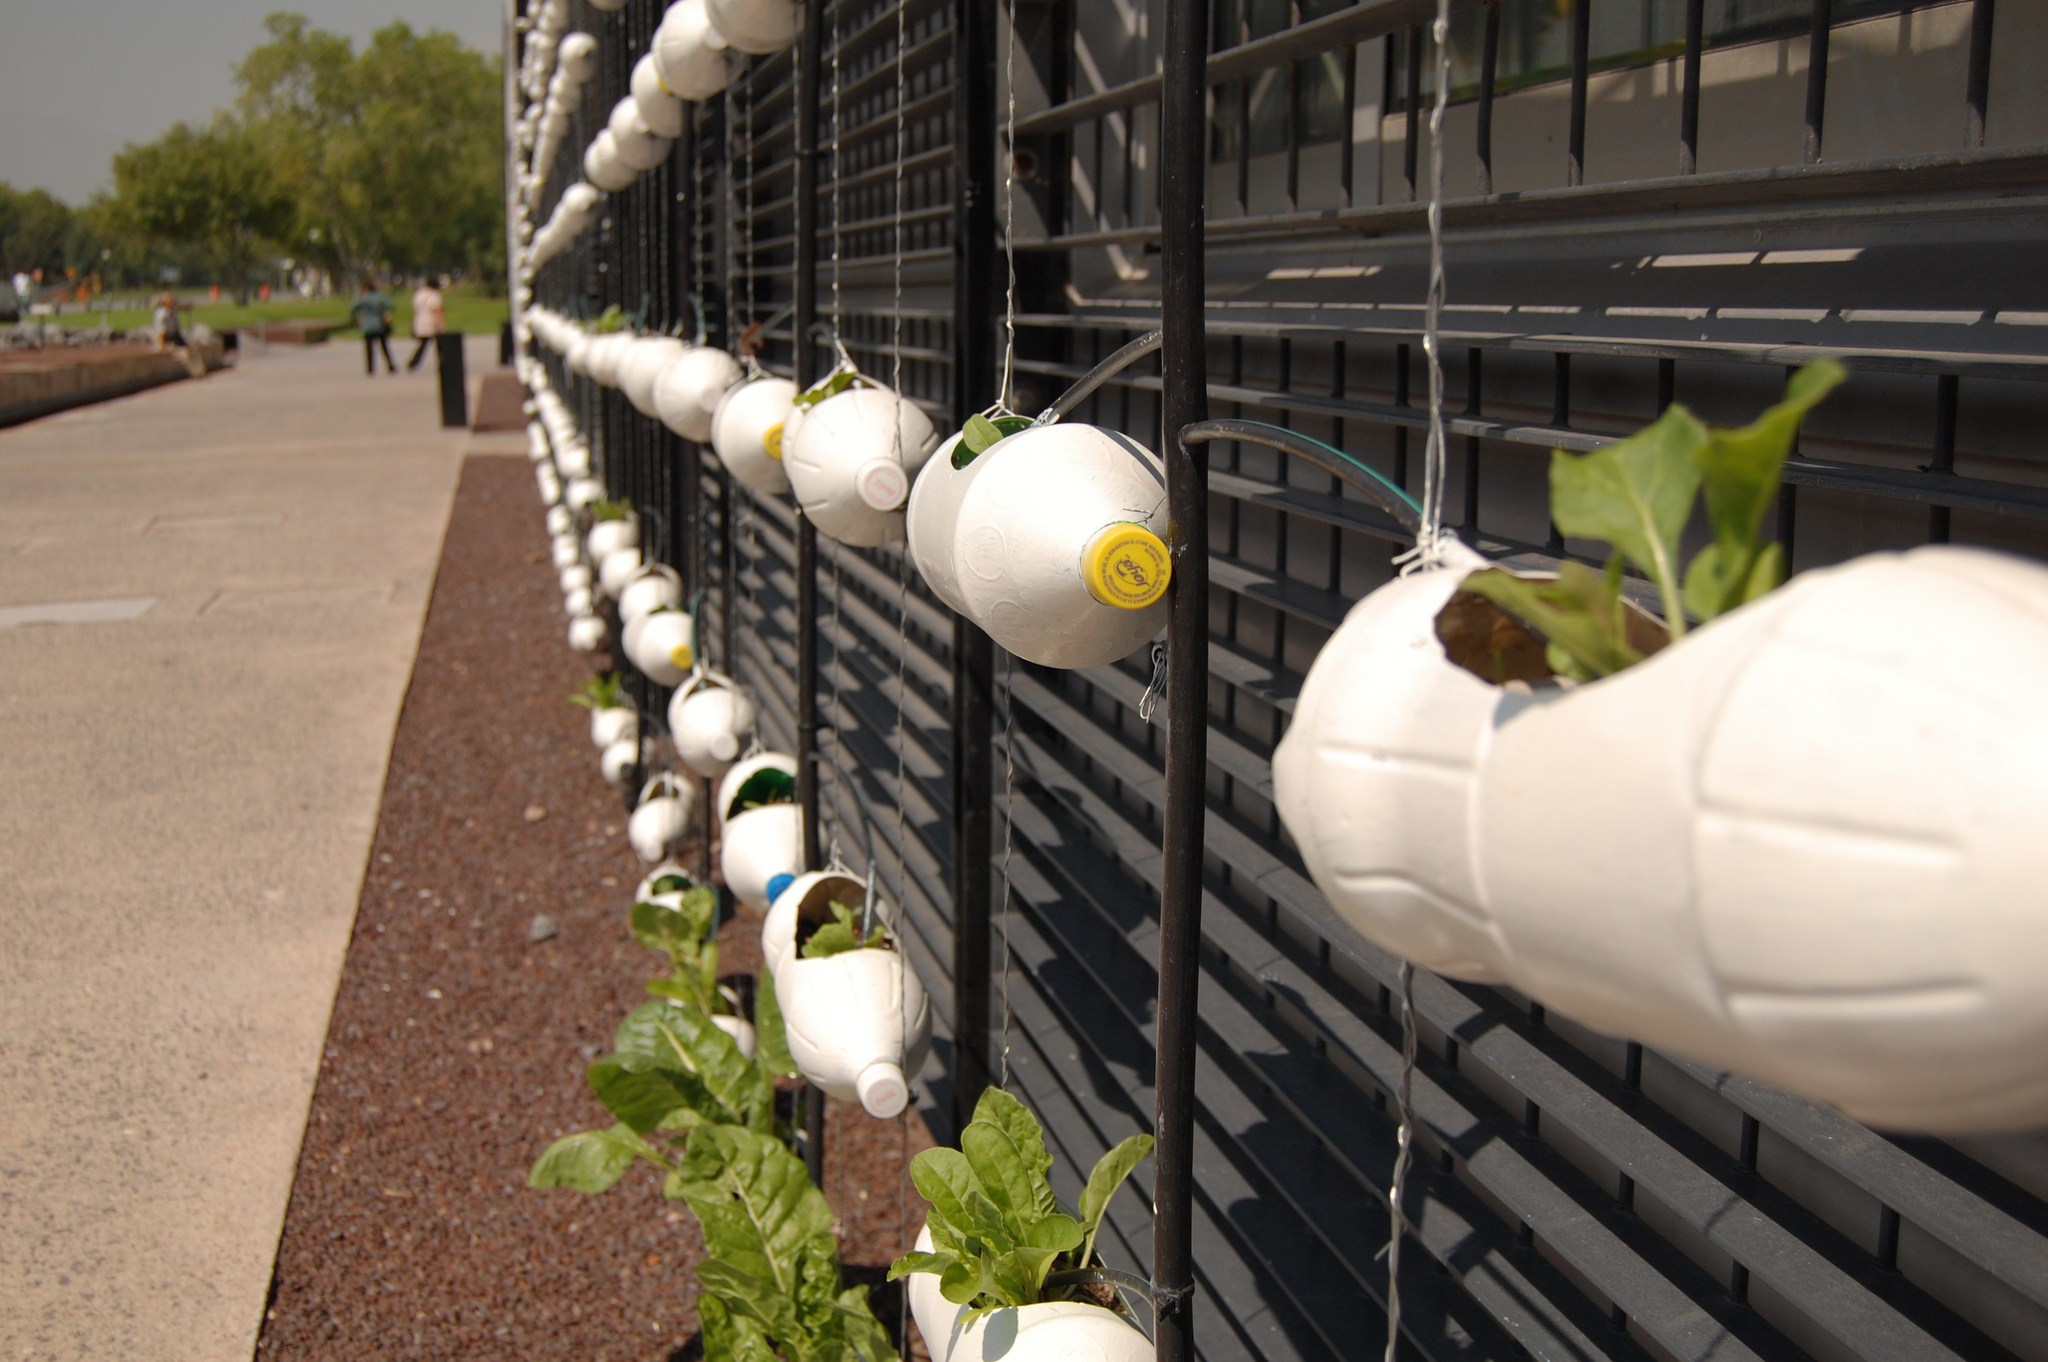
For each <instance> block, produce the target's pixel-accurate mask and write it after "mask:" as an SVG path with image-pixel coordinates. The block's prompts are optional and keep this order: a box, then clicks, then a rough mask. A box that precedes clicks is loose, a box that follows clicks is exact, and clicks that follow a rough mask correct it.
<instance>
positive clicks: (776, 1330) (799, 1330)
mask: <svg viewBox="0 0 2048 1362" xmlns="http://www.w3.org/2000/svg"><path fill="white" fill-rule="evenodd" d="M697 1280H698V1281H699V1282H700V1283H702V1284H703V1287H704V1290H705V1291H706V1292H707V1293H709V1294H711V1295H714V1296H716V1297H718V1299H719V1300H720V1301H722V1302H724V1303H725V1304H726V1305H727V1306H728V1307H730V1308H731V1310H732V1311H733V1313H734V1314H736V1315H739V1316H740V1317H742V1318H745V1319H751V1320H753V1321H754V1322H755V1323H756V1324H759V1325H760V1326H761V1328H762V1329H763V1330H764V1331H766V1333H767V1335H768V1337H769V1338H770V1339H771V1340H772V1341H774V1342H777V1343H787V1342H789V1341H791V1340H794V1339H800V1338H802V1337H803V1336H804V1333H805V1330H804V1327H803V1323H802V1321H801V1320H800V1319H799V1317H798V1314H797V1307H796V1301H795V1299H794V1298H793V1297H791V1296H790V1294H789V1293H788V1292H787V1291H784V1290H782V1289H780V1288H779V1287H777V1286H776V1284H775V1283H774V1282H772V1281H768V1280H766V1279H764V1278H761V1277H757V1276H755V1275H754V1274H753V1273H751V1272H743V1271H741V1270H740V1269H739V1268H736V1267H734V1266H733V1265H732V1264H731V1263H728V1262H725V1261H724V1260H723V1259H719V1258H706V1259H705V1260H704V1261H703V1262H701V1263H699V1264H697Z"/></svg>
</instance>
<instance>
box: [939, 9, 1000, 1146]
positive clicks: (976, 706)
mask: <svg viewBox="0 0 2048 1362" xmlns="http://www.w3.org/2000/svg"><path fill="white" fill-rule="evenodd" d="M995 37H996V12H995V7H994V6H992V5H990V4H987V3H986V0H954V4H953V70H954V73H955V77H956V81H955V89H956V90H957V91H959V94H960V102H959V104H958V106H957V112H956V113H955V115H954V119H955V121H954V127H953V171H954V183H955V184H956V185H957V187H958V188H957V195H956V202H955V204H954V209H953V214H954V219H953V221H954V230H953V416H954V419H955V421H956V422H960V423H965V422H966V420H967V418H968V416H970V415H971V414H973V413H974V412H976V411H979V410H980V409H981V407H982V406H983V405H984V404H985V403H986V402H987V400H988V397H989V394H991V393H993V392H994V391H995V388H996V384H997V383H999V382H1000V381H1001V377H1000V375H999V373H998V371H997V356H996V330H995V323H994V316H995V309H994V307H993V306H992V304H993V303H994V301H995V300H994V298H993V296H992V295H993V293H994V288H993V287H992V285H993V283H994V281H995V279H996V213H995V187H996V176H995V149H996V109H995V101H996V89H995V84H994V82H993V81H989V82H983V81H981V80H979V79H976V78H974V76H975V73H978V72H984V71H993V70H994V69H995V62H996V43H995ZM977 91H982V92H985V95H986V97H985V98H977V97H976V92H977ZM994 674H995V645H994V644H993V643H992V642H990V640H989V636H988V635H987V634H985V633H983V632H982V631H981V630H979V629H977V628H976V627H975V626H974V625H972V624H970V623H968V621H967V620H966V619H965V618H962V617H959V616H955V617H954V620H953V703H952V714H951V719H952V728H953V886H952V887H953V1041H954V1047H955V1051H954V1053H955V1063H954V1069H953V1119H954V1121H955V1123H956V1128H964V1127H965V1126H966V1124H967V1121H968V1119H969V1117H970V1116H971V1115H972V1114H973V1110H974V1103H975V1101H976V1099H978V1098H979V1097H980V1096H981V1090H982V1088H984V1087H985V1086H987V1084H988V1081H989V1075H990V1074H991V1073H992V1072H993V1067H992V1064H991V1057H990V1055H989V849H990V844H991V840H992V838H991V831H992V824H993V822H994V818H993V815H992V811H991V808H990V796H989V781H990V778H991V777H992V775H993V768H992V763H991V760H990V753H989V735H990V733H991V731H992V730H993V728H994V719H993V714H994V699H993V692H994Z"/></svg>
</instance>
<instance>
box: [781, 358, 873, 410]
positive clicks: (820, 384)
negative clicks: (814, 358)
mask: <svg viewBox="0 0 2048 1362" xmlns="http://www.w3.org/2000/svg"><path fill="white" fill-rule="evenodd" d="M859 377H860V373H859V371H858V370H855V369H848V368H846V367H845V366H844V365H842V366H840V367H839V368H836V369H834V370H833V371H832V372H831V373H829V374H826V375H825V376H824V377H823V378H821V379H819V380H818V381H817V382H816V383H813V384H812V385H811V386H810V387H808V388H805V389H804V390H803V391H802V392H800V393H798V394H797V395H796V396H795V397H794V398H792V399H791V400H790V406H792V407H794V408H796V410H798V411H808V410H810V409H811V408H812V407H815V406H817V405H818V404H819V403H820V402H823V401H824V400H825V399H826V398H828V397H837V396H839V394H841V393H843V392H845V391H846V390H847V389H848V388H851V387H852V386H853V385H854V382H855V380H857V379H858V378H859Z"/></svg>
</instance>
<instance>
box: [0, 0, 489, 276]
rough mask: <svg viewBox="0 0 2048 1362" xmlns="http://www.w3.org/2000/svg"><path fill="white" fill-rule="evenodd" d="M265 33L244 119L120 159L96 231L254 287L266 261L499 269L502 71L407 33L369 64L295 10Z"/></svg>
mask: <svg viewBox="0 0 2048 1362" xmlns="http://www.w3.org/2000/svg"><path fill="white" fill-rule="evenodd" d="M264 29H265V32H266V33H267V35H268V38H267V40H266V41H265V42H263V43H261V44H260V45H258V46H257V47H256V48H254V49H253V50H252V51H251V52H250V53H249V54H248V55H247V56H246V57H244V58H243V59H242V61H241V62H240V64H239V65H238V66H237V67H236V69H235V78H236V84H237V86H238V91H239V93H238V97H237V99H236V106H235V108H234V109H233V110H230V111H223V112H221V113H218V114H216V115H215V116H214V119H213V121H212V122H211V123H210V124H209V125H207V126H206V127H204V128H194V127H191V126H188V125H186V124H182V123H181V124H178V125H177V126H175V127H173V128H172V129H171V130H170V131H169V132H167V133H165V134H164V135H163V136H162V137H160V138H158V139H157V140H156V141H154V142H150V143H146V144H143V145H134V144H131V145H129V146H127V147H125V148H123V149H122V151H121V152H120V153H119V154H118V155H116V156H115V158H114V184H115V188H114V193H113V195H112V197H111V198H109V199H107V200H105V201H104V202H102V203H100V204H98V205H96V206H95V214H96V220H98V221H101V222H104V223H105V224H106V225H107V226H108V227H109V228H111V229H113V230H115V231H117V232H119V233H120V234H121V235H123V236H124V237H127V238H129V239H131V240H136V241H145V242H149V243H153V244H155V245H157V246H159V247H162V248H175V249H182V250H185V251H188V252H192V253H196V254H197V255H198V256H199V257H200V258H201V259H202V260H203V261H204V262H205V265H206V268H207V269H208V270H210V271H211V272H212V273H213V275H214V278H215V280H216V281H217V282H222V283H234V284H238V285H243V286H246V282H247V279H248V275H249V271H250V269H251V267H252V265H254V264H255V263H256V262H257V261H258V260H259V259H260V258H261V257H262V256H263V255H264V254H265V253H273V254H279V255H286V256H291V257H293V258H295V259H297V260H300V261H303V262H305V263H307V264H311V265H315V266H317V267H319V268H322V269H325V270H327V271H329V272H330V273H332V274H335V275H338V276H344V277H347V276H360V275H364V274H369V273H374V272H380V271H396V272H401V273H409V274H410V273H430V272H442V271H445V272H450V273H461V272H465V271H474V272H477V273H480V274H482V275H483V276H484V277H485V278H496V277H497V276H498V275H499V274H500V273H502V270H503V262H504V243H503V240H502V237H503V225H502V214H501V206H502V202H503V180H504V174H503V162H502V139H503V135H504V134H503V125H502V104H501V100H502V97H503V86H502V84H501V76H500V62H499V59H498V58H497V57H495V56H488V55H486V54H483V53H480V52H477V51H474V50H473V49H470V48H466V47H464V46H463V45H462V44H461V43H460V42H459V41H458V40H457V39H456V38H455V37H454V36H453V35H451V34H448V33H443V32H438V31H429V32H425V33H421V32H416V31H415V30H414V29H413V28H412V27H411V26H410V25H408V24H406V23H403V22H399V23H394V24H391V25H389V26H387V27H385V28H382V29H379V30H378V31H377V32H376V33H375V34H373V35H372V36H371V38H370V41H369V43H368V44H367V45H366V46H365V47H364V48H363V49H362V50H361V51H360V52H358V51H357V50H356V48H355V44H354V43H353V42H352V41H351V40H350V39H348V38H347V37H344V36H341V35H338V34H334V33H329V32H326V31H324V30H322V29H319V28H315V27H313V26H312V25H311V24H310V23H309V22H308V21H307V20H306V19H305V18H304V17H302V16H300V15H296V14H283V13H280V14H273V15H271V16H270V17H269V19H267V20H266V21H265V23H264ZM45 197H47V196H45ZM53 202H54V201H53ZM6 211H7V210H6V200H4V199H0V231H5V230H6V223H7V219H6V218H5V216H4V214H5V212H6Z"/></svg>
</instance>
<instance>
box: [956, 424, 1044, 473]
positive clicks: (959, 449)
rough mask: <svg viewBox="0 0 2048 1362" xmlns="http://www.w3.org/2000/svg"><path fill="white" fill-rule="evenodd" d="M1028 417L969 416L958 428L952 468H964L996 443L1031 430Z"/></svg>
mask: <svg viewBox="0 0 2048 1362" xmlns="http://www.w3.org/2000/svg"><path fill="white" fill-rule="evenodd" d="M1031 426H1032V420H1031V418H1030V417H1028V416H970V417H968V418H967V424H966V425H964V426H962V427H961V428H960V442H959V443H958V444H956V445H954V446H953V467H955V468H965V467H967V465H968V464H970V463H973V462H974V460H975V459H976V458H978V457H979V456H980V455H983V454H986V453H987V452H988V450H989V447H990V446H992V445H994V444H995V443H996V441H998V440H1003V439H1007V438H1008V437H1010V436H1012V435H1016V434H1018V433H1020V432H1022V431H1027V430H1029V429H1031Z"/></svg>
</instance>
